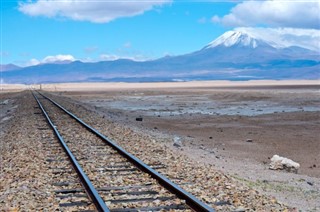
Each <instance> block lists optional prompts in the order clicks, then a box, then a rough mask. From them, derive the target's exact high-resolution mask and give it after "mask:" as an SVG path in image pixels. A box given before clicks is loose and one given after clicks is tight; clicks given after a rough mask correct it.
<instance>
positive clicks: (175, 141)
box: [173, 136, 182, 147]
mask: <svg viewBox="0 0 320 212" xmlns="http://www.w3.org/2000/svg"><path fill="white" fill-rule="evenodd" d="M173 146H175V147H182V142H181V138H180V137H178V136H175V137H174V138H173Z"/></svg>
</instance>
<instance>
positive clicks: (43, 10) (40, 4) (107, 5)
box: [19, 0, 171, 23]
mask: <svg viewBox="0 0 320 212" xmlns="http://www.w3.org/2000/svg"><path fill="white" fill-rule="evenodd" d="M170 2H171V0H151V1H150V0H140V1H136V0H125V1H109V0H107V1H89V0H63V1H60V0H37V1H28V2H25V3H21V2H20V3H19V10H20V11H21V12H23V13H25V14H27V15H30V16H46V17H65V18H69V19H72V20H76V21H90V22H94V23H106V22H109V21H112V20H114V19H117V18H121V17H131V16H135V15H139V14H142V13H144V12H145V11H147V10H151V9H152V8H153V7H155V6H159V5H163V4H166V3H170Z"/></svg>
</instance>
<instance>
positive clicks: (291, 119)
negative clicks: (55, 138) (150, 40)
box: [2, 81, 320, 211]
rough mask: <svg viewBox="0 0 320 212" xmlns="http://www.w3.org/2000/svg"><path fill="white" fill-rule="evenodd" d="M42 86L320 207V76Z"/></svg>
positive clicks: (257, 184)
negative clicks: (281, 163) (286, 161)
mask: <svg viewBox="0 0 320 212" xmlns="http://www.w3.org/2000/svg"><path fill="white" fill-rule="evenodd" d="M29 88H32V89H39V88H40V85H33V86H29ZM41 89H42V90H44V91H48V92H50V93H52V94H53V95H56V96H59V97H62V98H65V99H66V100H68V101H70V102H73V103H76V104H79V105H82V106H85V107H86V108H87V109H89V110H92V111H94V112H95V113H96V114H98V115H99V116H100V117H102V118H104V119H107V120H111V121H112V122H115V123H119V124H121V125H125V126H127V127H129V128H131V129H132V130H134V131H137V132H139V133H142V134H147V135H151V136H152V137H153V138H154V140H155V141H157V142H159V143H163V144H164V145H166V146H168V147H169V148H170V149H172V151H174V152H176V153H177V154H183V155H186V156H187V157H189V158H190V159H192V160H194V161H197V162H198V163H202V164H211V165H213V166H214V167H215V168H216V169H217V170H220V171H223V172H225V173H227V174H228V175H230V176H232V177H233V178H235V179H236V180H238V181H240V182H241V183H243V184H245V185H247V186H250V187H253V188H254V189H257V190H259V191H261V192H262V193H264V194H267V195H271V196H275V197H276V198H277V199H278V200H279V201H281V202H283V203H285V204H287V205H290V206H293V207H297V208H299V209H302V210H310V211H312V210H315V211H316V210H320V204H319V202H320V198H319V195H320V136H319V131H320V93H319V91H320V90H319V89H320V82H319V81H251V82H226V81H219V82H215V81H211V82H177V83H141V84H139V83H109V84H108V83H107V84H104V83H96V84H95V83H89V84H83V83H80V84H51V85H41ZM6 110H7V109H6ZM4 116H5V115H4ZM4 116H2V117H4ZM137 118H141V119H138V121H137ZM174 141H176V143H179V146H174V145H173V143H174ZM177 141H178V142H177ZM275 154H277V155H280V156H283V157H287V158H290V159H292V160H293V161H295V162H298V163H299V164H300V166H301V167H300V169H299V171H298V173H288V172H286V171H279V170H277V171H276V170H270V169H269V163H270V158H271V157H272V156H273V155H275Z"/></svg>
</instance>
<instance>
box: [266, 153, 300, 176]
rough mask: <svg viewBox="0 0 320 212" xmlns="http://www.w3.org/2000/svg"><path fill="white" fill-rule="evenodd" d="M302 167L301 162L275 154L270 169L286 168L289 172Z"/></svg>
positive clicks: (295, 171)
mask: <svg viewBox="0 0 320 212" xmlns="http://www.w3.org/2000/svg"><path fill="white" fill-rule="evenodd" d="M299 168H300V164H299V163H297V162H294V161H293V160H291V159H288V158H285V157H281V156H279V155H273V157H272V158H271V163H270V167H269V169H272V170H286V171H288V172H294V173H297V172H298V169H299Z"/></svg>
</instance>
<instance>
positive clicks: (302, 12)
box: [211, 0, 320, 29]
mask: <svg viewBox="0 0 320 212" xmlns="http://www.w3.org/2000/svg"><path fill="white" fill-rule="evenodd" d="M319 11H320V1H319V0H306V1H298V0H292V1H283V0H267V1H244V2H242V3H239V4H237V5H236V6H235V7H234V8H232V9H231V11H230V13H229V14H227V15H225V16H223V17H219V16H213V17H212V19H211V20H212V21H213V22H218V23H222V24H223V25H225V26H232V27H248V26H268V27H290V28H309V29H320V15H319V14H320V12H319Z"/></svg>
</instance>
